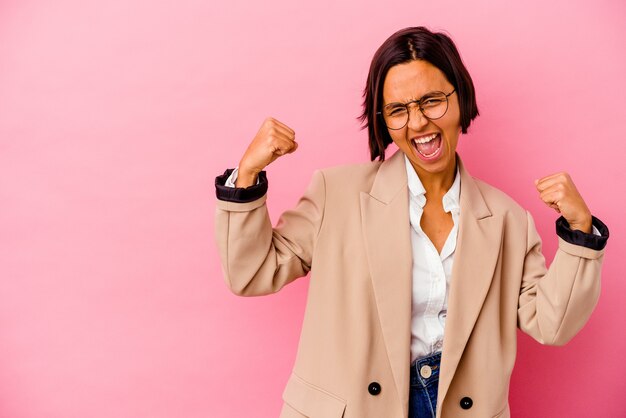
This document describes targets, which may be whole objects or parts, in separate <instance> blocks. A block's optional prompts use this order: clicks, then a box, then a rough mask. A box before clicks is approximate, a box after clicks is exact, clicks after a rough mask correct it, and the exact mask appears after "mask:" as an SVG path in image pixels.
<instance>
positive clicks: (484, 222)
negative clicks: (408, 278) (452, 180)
mask: <svg viewBox="0 0 626 418" xmlns="http://www.w3.org/2000/svg"><path fill="white" fill-rule="evenodd" d="M457 161H458V164H459V170H460V174H461V203H460V206H461V213H460V216H459V234H458V237H457V245H456V249H455V253H454V263H453V266H452V275H451V278H450V289H449V292H450V293H449V295H448V313H447V318H446V326H445V330H444V342H443V352H442V357H441V374H440V376H439V394H438V402H437V404H438V408H437V410H438V411H440V410H441V405H442V404H443V400H444V398H445V396H446V394H447V392H448V389H449V387H450V383H451V381H452V378H453V377H454V374H455V372H456V369H457V366H458V364H459V360H460V359H461V356H462V355H463V351H464V350H465V346H466V344H467V341H468V339H469V337H470V334H471V332H472V329H473V328H474V324H475V323H476V320H477V318H478V315H479V313H480V310H481V308H482V305H483V303H484V301H485V297H486V295H487V292H488V290H489V287H490V285H491V281H492V279H493V274H494V270H495V267H496V263H497V261H498V257H499V254H500V250H501V244H502V231H503V218H502V216H501V215H497V214H493V213H492V212H491V211H490V210H489V207H488V206H487V204H486V202H485V199H484V197H483V195H482V193H481V192H480V190H479V188H478V185H477V184H476V182H475V181H474V179H473V178H472V177H471V176H470V175H469V173H468V172H467V170H466V169H465V167H464V166H463V163H462V162H461V159H460V157H459V155H458V154H457Z"/></svg>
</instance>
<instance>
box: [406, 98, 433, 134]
mask: <svg viewBox="0 0 626 418" xmlns="http://www.w3.org/2000/svg"><path fill="white" fill-rule="evenodd" d="M407 125H408V126H409V128H410V129H412V130H414V131H420V130H421V129H422V128H423V127H424V126H426V125H428V119H427V118H426V116H424V114H423V113H422V111H421V110H420V108H419V106H417V104H415V103H414V104H413V105H412V106H409V121H408V123H407Z"/></svg>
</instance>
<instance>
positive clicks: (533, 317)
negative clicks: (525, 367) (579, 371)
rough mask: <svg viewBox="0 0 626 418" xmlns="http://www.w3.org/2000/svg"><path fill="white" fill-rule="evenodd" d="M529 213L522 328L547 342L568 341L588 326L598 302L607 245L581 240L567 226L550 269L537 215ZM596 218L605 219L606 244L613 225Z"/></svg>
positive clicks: (520, 310)
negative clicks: (542, 247)
mask: <svg viewBox="0 0 626 418" xmlns="http://www.w3.org/2000/svg"><path fill="white" fill-rule="evenodd" d="M526 215H527V218H528V222H527V236H526V256H525V258H524V267H523V274H522V283H521V289H520V295H519V301H518V310H517V318H518V327H519V328H520V329H521V330H522V331H524V332H525V333H526V334H528V335H530V336H531V337H533V338H534V339H535V340H537V341H539V342H540V343H542V344H546V345H563V344H565V343H567V342H568V341H569V340H570V339H572V337H574V335H576V333H577V332H578V331H579V330H580V329H581V328H582V327H583V325H584V324H585V323H586V322H587V320H588V319H589V316H590V315H591V312H592V311H593V309H594V308H595V306H596V304H597V302H598V298H599V296H600V272H601V267H602V260H603V258H604V245H601V247H602V248H601V249H597V248H599V247H598V246H597V245H595V246H594V245H592V244H591V245H590V244H588V243H587V245H582V243H580V245H578V241H576V240H572V239H571V238H570V237H568V236H565V235H564V234H563V233H562V231H561V233H559V238H558V240H559V246H558V249H557V251H556V254H555V256H554V259H553V261H552V263H551V264H550V268H549V269H546V265H545V259H544V256H543V254H542V252H541V238H540V236H539V234H538V233H537V230H536V228H535V223H534V221H533V218H532V216H531V215H530V213H529V212H528V211H526ZM594 221H595V222H599V224H598V226H600V228H599V229H600V231H601V232H602V231H603V229H604V230H605V231H606V232H605V234H606V236H605V237H604V243H606V238H608V229H607V228H606V226H605V225H604V224H602V223H601V222H600V221H599V220H598V219H597V218H594ZM600 224H601V225H600ZM561 227H562V225H561ZM558 230H559V225H558V223H557V231H558ZM577 232H581V231H577ZM585 235H591V234H585ZM564 237H565V239H564ZM596 238H598V239H599V238H600V237H596ZM568 241H569V242H568ZM574 242H576V243H574ZM594 248H596V249H594Z"/></svg>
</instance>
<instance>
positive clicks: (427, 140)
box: [413, 134, 437, 144]
mask: <svg viewBox="0 0 626 418" xmlns="http://www.w3.org/2000/svg"><path fill="white" fill-rule="evenodd" d="M436 137H437V134H432V135H428V136H425V137H423V138H420V139H414V140H413V141H414V142H415V143H417V144H425V143H427V142H430V141H432V140H433V139H435V138H436Z"/></svg>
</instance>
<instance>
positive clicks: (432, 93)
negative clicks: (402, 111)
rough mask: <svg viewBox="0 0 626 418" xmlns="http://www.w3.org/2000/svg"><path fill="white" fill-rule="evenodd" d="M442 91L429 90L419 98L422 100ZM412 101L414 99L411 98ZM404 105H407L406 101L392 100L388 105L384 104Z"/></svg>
mask: <svg viewBox="0 0 626 418" xmlns="http://www.w3.org/2000/svg"><path fill="white" fill-rule="evenodd" d="M440 93H443V92H442V91H436V90H435V91H429V92H428V93H426V94H425V95H423V96H422V97H420V98H419V99H417V100H418V101H421V100H423V99H425V98H427V97H431V96H436V95H438V94H440ZM411 101H413V100H411ZM404 105H406V102H404V103H403V102H391V103H387V104H386V105H383V106H392V107H395V106H404Z"/></svg>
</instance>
